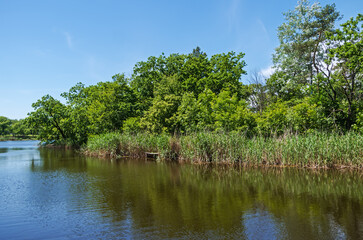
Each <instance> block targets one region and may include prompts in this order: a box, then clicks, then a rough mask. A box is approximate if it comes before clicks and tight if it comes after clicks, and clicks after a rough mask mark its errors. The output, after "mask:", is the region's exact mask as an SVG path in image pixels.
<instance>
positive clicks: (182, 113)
mask: <svg viewBox="0 0 363 240" xmlns="http://www.w3.org/2000/svg"><path fill="white" fill-rule="evenodd" d="M340 19H341V17H340V13H339V12H337V11H336V9H335V5H334V4H333V5H326V6H324V7H322V6H320V5H319V4H318V3H315V4H310V3H309V2H308V1H307V0H303V1H300V2H299V3H298V5H297V7H296V8H295V9H294V10H293V11H289V12H288V13H286V14H285V22H284V23H283V24H282V25H281V26H280V27H279V29H278V37H279V40H280V46H279V47H278V48H277V49H276V52H275V53H274V55H273V61H274V69H275V72H274V74H273V75H272V76H270V77H269V78H268V79H264V78H263V77H261V76H260V75H258V74H256V75H255V76H252V77H250V78H251V79H252V82H251V83H250V84H247V85H246V84H243V79H242V77H243V76H244V75H246V71H245V69H244V68H245V66H246V63H245V61H244V59H243V58H244V54H243V53H235V52H228V53H222V54H216V55H213V56H211V57H208V56H207V54H206V53H204V52H202V51H201V49H200V48H199V47H197V48H196V49H194V50H193V51H192V52H191V53H189V54H171V55H169V56H166V55H165V54H162V55H160V56H159V57H154V56H152V57H149V58H148V59H147V60H146V61H142V62H138V63H136V65H135V67H134V69H133V73H132V75H131V76H130V77H125V75H123V74H116V75H115V76H113V77H112V81H108V82H100V83H98V84H97V85H92V86H88V87H86V86H85V85H83V84H82V83H78V84H77V85H75V86H74V87H72V88H71V89H70V90H69V92H65V93H63V94H62V97H64V98H65V100H66V103H65V104H63V103H62V102H61V101H59V100H56V99H54V98H53V97H52V96H49V95H46V96H44V97H43V98H41V99H40V100H38V101H37V102H36V103H34V104H33V108H34V111H33V112H31V113H30V114H29V117H28V118H27V122H28V123H29V126H31V127H32V128H34V129H37V131H38V132H39V138H40V140H42V141H44V142H47V141H57V142H58V143H65V144H71V145H82V144H84V143H86V142H87V140H88V138H89V137H90V136H93V135H99V134H104V133H109V132H126V133H131V134H132V133H137V132H150V133H167V134H185V133H190V132H198V131H211V132H213V131H223V132H243V133H244V134H245V135H246V136H253V135H262V136H269V135H271V134H277V135H278V134H282V133H284V132H286V131H293V132H297V133H305V132H312V131H319V130H334V131H339V132H345V131H347V130H350V129H352V128H353V129H354V130H356V131H363V101H362V97H363V66H362V62H363V32H362V27H363V26H362V25H363V24H362V23H363V15H361V14H359V15H358V16H357V17H355V18H351V19H349V20H348V21H347V22H345V23H343V24H342V25H341V26H340V27H339V28H337V29H335V27H334V26H335V23H336V21H337V20H340ZM244 82H246V81H244Z"/></svg>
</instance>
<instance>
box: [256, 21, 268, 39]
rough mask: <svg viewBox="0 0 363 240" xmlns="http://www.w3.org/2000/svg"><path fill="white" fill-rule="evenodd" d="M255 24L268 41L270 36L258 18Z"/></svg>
mask: <svg viewBox="0 0 363 240" xmlns="http://www.w3.org/2000/svg"><path fill="white" fill-rule="evenodd" d="M257 24H258V25H259V26H260V28H261V30H262V31H263V33H264V34H265V35H266V37H267V38H268V39H269V38H270V36H269V34H268V31H267V29H266V27H265V24H264V23H263V21H262V20H261V19H260V18H258V19H257Z"/></svg>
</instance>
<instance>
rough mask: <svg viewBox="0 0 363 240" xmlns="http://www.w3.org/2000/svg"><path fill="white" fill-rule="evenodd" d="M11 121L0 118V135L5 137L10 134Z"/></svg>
mask: <svg viewBox="0 0 363 240" xmlns="http://www.w3.org/2000/svg"><path fill="white" fill-rule="evenodd" d="M10 126H11V120H10V119H8V118H7V117H4V116H0V135H7V134H9V133H10Z"/></svg>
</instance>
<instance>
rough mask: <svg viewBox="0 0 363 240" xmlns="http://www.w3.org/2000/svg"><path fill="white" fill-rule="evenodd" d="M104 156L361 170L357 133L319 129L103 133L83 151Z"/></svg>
mask: <svg viewBox="0 0 363 240" xmlns="http://www.w3.org/2000/svg"><path fill="white" fill-rule="evenodd" d="M80 152H81V153H82V154H84V155H86V156H93V157H98V158H101V159H122V158H125V157H127V158H138V159H143V158H144V159H145V158H146V156H145V153H146V152H153V153H157V154H158V158H157V160H156V161H168V162H178V163H190V164H196V165H203V164H208V165H226V166H236V165H241V166H245V167H251V166H252V167H267V168H290V167H292V168H309V169H339V170H341V169H359V170H362V169H363V136H362V135H360V134H359V133H347V134H345V135H339V134H336V133H315V134H306V135H294V134H290V135H284V136H281V137H272V138H264V137H254V138H247V137H245V136H244V135H241V134H235V133H231V134H226V133H223V134H220V133H209V132H207V133H205V132H204V133H193V134H191V135H186V136H178V137H176V136H168V135H151V134H145V133H144V134H136V135H128V134H119V133H112V134H105V135H101V136H96V137H94V138H91V139H90V141H89V142H88V144H87V147H86V148H83V149H82V150H81V151H80Z"/></svg>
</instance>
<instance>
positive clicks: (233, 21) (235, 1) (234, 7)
mask: <svg viewBox="0 0 363 240" xmlns="http://www.w3.org/2000/svg"><path fill="white" fill-rule="evenodd" d="M239 2H240V1H239V0H232V1H231V3H230V5H229V8H228V10H227V16H228V30H229V31H230V32H231V31H233V30H234V29H235V28H236V27H237V26H236V25H238V14H237V13H238V7H239Z"/></svg>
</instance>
